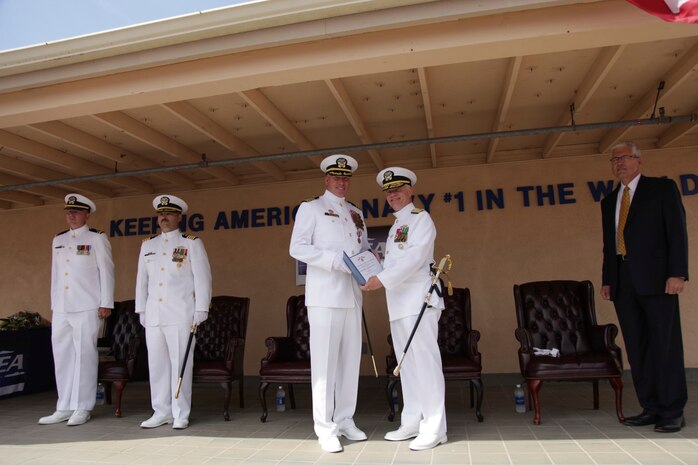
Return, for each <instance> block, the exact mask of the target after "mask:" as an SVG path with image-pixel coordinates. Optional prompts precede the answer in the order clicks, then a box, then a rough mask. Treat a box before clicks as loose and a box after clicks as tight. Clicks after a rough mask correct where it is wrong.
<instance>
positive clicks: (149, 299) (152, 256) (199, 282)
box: [136, 230, 211, 326]
mask: <svg viewBox="0 0 698 465" xmlns="http://www.w3.org/2000/svg"><path fill="white" fill-rule="evenodd" d="M210 303H211V267H210V265H209V263H208V256H207V255H206V249H205V248H204V244H203V242H202V241H201V240H199V239H198V238H197V237H196V236H190V235H187V234H182V232H181V231H179V230H175V231H170V232H167V233H162V234H159V235H157V236H153V237H151V238H150V239H146V240H145V241H143V244H142V245H141V253H140V256H139V258H138V274H137V276H136V313H143V312H145V313H146V320H145V321H146V325H147V326H168V325H182V324H183V325H191V324H192V321H193V319H194V312H195V311H197V312H208V307H209V305H210Z"/></svg>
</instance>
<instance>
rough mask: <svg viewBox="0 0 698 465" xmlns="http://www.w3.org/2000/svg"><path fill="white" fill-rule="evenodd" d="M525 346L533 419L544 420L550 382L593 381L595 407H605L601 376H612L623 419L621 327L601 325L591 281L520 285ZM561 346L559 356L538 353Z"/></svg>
mask: <svg viewBox="0 0 698 465" xmlns="http://www.w3.org/2000/svg"><path fill="white" fill-rule="evenodd" d="M514 303H515V307H516V320H517V324H518V327H517V328H516V330H515V331H514V335H515V336H516V339H517V340H518V341H519V344H520V347H519V351H518V355H519V367H520V368H521V375H522V376H523V377H524V379H525V380H526V384H527V385H528V390H529V393H530V396H531V400H532V401H533V405H534V409H535V415H534V417H533V423H535V424H540V422H541V415H540V398H539V391H540V389H541V386H542V384H543V382H544V381H546V380H551V381H561V380H564V381H574V380H578V381H591V382H592V383H593V389H594V391H593V394H594V408H595V409H598V408H599V387H598V386H599V380H601V379H607V380H608V381H609V383H610V384H611V386H612V387H613V390H614V392H615V396H616V415H617V416H618V419H619V420H620V421H622V420H623V410H622V392H623V381H622V379H621V376H622V374H623V360H622V357H621V353H620V348H619V347H618V346H617V345H616V344H615V337H616V335H617V334H618V328H617V327H616V326H615V325H613V324H606V325H598V324H597V323H596V310H595V308H594V286H593V285H592V284H591V281H536V282H530V283H524V284H517V285H514ZM536 348H538V349H558V350H559V351H560V356H559V357H551V356H548V355H543V354H541V355H536V350H535V349H536Z"/></svg>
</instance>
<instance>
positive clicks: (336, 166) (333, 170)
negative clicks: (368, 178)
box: [320, 153, 359, 177]
mask: <svg viewBox="0 0 698 465" xmlns="http://www.w3.org/2000/svg"><path fill="white" fill-rule="evenodd" d="M358 167H359V163H358V162H357V161H356V160H355V159H354V158H352V157H350V156H349V155H344V154H341V153H338V154H336V155H330V156H329V157H325V159H324V160H322V163H320V169H321V170H322V171H323V172H324V173H325V174H326V175H328V176H346V177H351V175H352V173H353V172H354V171H356V169H357V168H358Z"/></svg>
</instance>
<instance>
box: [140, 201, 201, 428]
mask: <svg viewBox="0 0 698 465" xmlns="http://www.w3.org/2000/svg"><path fill="white" fill-rule="evenodd" d="M153 207H154V208H155V210H156V211H157V213H158V225H159V226H160V229H161V230H162V232H161V233H160V234H158V235H157V236H153V237H151V238H149V239H146V240H144V241H143V244H142V245H141V252H140V255H139V257H138V274H137V276H136V313H138V314H139V316H140V321H141V324H142V325H143V326H144V327H145V339H146V344H147V346H148V371H149V374H150V400H151V404H152V407H153V411H154V413H153V416H152V417H150V418H149V419H148V420H146V421H144V422H143V423H141V428H156V427H158V426H161V425H165V424H170V423H172V428H174V429H184V428H187V427H188V426H189V413H190V411H191V384H192V364H193V356H194V344H192V346H191V348H190V351H189V355H188V358H187V362H186V369H185V371H184V376H183V377H182V387H181V390H180V393H179V397H178V398H177V399H175V398H174V394H175V392H176V390H177V385H178V381H179V375H180V371H181V368H182V362H183V361H184V353H185V351H186V347H187V341H188V339H189V334H190V332H191V326H192V324H194V325H197V326H198V325H199V324H201V323H203V322H204V321H205V320H206V318H208V307H209V305H210V303H211V267H210V266H209V263H208V256H207V255H206V249H204V244H203V243H202V242H201V240H200V239H198V238H197V237H196V236H191V235H188V234H182V232H181V231H180V230H179V222H180V221H181V219H182V214H183V213H186V212H187V209H188V206H187V204H186V202H184V200H182V199H180V198H178V197H175V196H174V195H159V196H157V197H155V199H153Z"/></svg>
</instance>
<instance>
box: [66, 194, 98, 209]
mask: <svg viewBox="0 0 698 465" xmlns="http://www.w3.org/2000/svg"><path fill="white" fill-rule="evenodd" d="M63 210H81V211H86V212H88V213H93V212H95V211H96V210H97V206H96V205H95V203H94V202H93V201H92V200H90V199H88V198H87V197H85V196H84V195H80V194H76V193H71V194H68V195H66V196H65V207H63Z"/></svg>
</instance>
